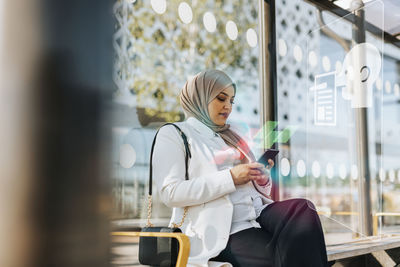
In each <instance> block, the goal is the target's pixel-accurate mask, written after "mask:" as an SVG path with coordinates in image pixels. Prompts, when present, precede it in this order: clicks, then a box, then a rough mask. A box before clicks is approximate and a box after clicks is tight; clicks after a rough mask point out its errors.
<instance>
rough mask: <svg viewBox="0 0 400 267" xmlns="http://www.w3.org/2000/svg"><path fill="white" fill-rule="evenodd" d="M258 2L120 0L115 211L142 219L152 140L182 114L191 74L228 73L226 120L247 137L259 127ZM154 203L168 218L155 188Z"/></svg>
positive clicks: (156, 213) (158, 218)
mask: <svg viewBox="0 0 400 267" xmlns="http://www.w3.org/2000/svg"><path fill="white" fill-rule="evenodd" d="M189 3H190V4H189ZM257 9H258V3H257V1H245V0H242V1H193V2H182V1H175V0H173V1H166V0H154V1H153V0H152V1H126V0H119V1H117V2H116V3H115V5H114V12H115V17H116V32H115V36H114V47H115V52H116V61H115V73H114V80H115V83H116V84H117V86H118V90H117V91H116V92H115V94H114V101H113V105H114V106H113V111H114V118H113V124H114V127H113V138H114V143H113V177H112V181H113V196H114V211H115V213H114V219H128V218H129V219H132V220H127V221H125V222H127V223H129V224H130V225H136V226H143V225H144V219H145V218H146V214H147V212H146V208H147V206H146V204H145V202H146V196H147V190H148V163H149V155H150V148H151V142H152V139H153V137H154V134H155V131H156V129H157V127H159V126H160V125H161V124H162V123H163V122H166V121H181V120H183V119H184V116H183V113H182V110H181V108H180V104H179V98H178V94H179V92H180V90H181V88H182V87H183V85H184V83H185V81H186V80H187V79H188V78H189V77H190V76H192V75H194V74H196V73H197V72H199V71H201V70H203V69H206V68H217V69H220V70H223V71H225V72H226V73H227V74H228V75H230V77H231V78H232V79H233V80H234V82H235V83H236V85H237V95H236V97H235V105H234V110H233V111H232V113H231V115H230V118H229V120H228V122H229V123H231V124H236V125H237V126H239V128H240V129H241V130H242V131H241V134H242V135H243V136H244V137H248V138H250V137H251V136H252V135H254V134H255V133H256V132H257V130H258V128H259V121H260V118H259V105H260V104H259V78H258V57H259V48H258V10H257ZM254 147H255V148H256V146H254ZM153 203H154V206H153V218H155V219H154V220H153V222H154V223H155V224H163V225H167V221H169V217H170V212H171V211H170V209H169V208H167V207H166V206H164V205H163V204H162V203H161V202H160V201H159V200H158V196H157V195H155V196H154V201H153ZM121 223H122V222H121Z"/></svg>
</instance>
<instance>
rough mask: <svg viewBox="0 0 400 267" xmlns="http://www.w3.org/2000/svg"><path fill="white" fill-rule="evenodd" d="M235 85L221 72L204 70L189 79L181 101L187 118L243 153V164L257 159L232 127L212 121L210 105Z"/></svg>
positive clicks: (181, 95)
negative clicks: (226, 89) (198, 122)
mask: <svg viewBox="0 0 400 267" xmlns="http://www.w3.org/2000/svg"><path fill="white" fill-rule="evenodd" d="M231 85H233V87H234V88H235V93H236V87H235V84H234V83H233V82H232V80H231V79H230V78H229V76H228V75H226V74H225V73H224V72H222V71H220V70H213V69H209V70H204V71H202V72H200V73H198V74H196V75H195V76H194V77H193V78H192V79H189V80H188V81H187V82H186V84H185V86H184V87H183V89H182V91H181V94H180V100H181V105H182V108H183V110H184V112H185V115H186V117H187V118H188V117H195V118H196V119H198V120H199V121H201V122H202V123H204V124H205V125H206V126H208V127H209V128H210V129H211V130H213V131H214V132H217V133H219V134H220V135H221V137H222V139H223V140H224V141H225V143H226V144H227V145H229V146H231V147H233V148H236V149H238V150H239V151H240V153H241V162H242V163H247V162H250V161H251V162H253V161H255V157H254V155H253V153H252V152H251V150H250V148H249V146H248V145H247V143H246V142H245V141H244V140H243V139H242V138H241V137H240V136H239V135H238V134H236V133H235V132H234V131H232V130H231V129H229V127H230V125H229V124H225V125H224V126H219V125H216V124H215V123H213V122H212V120H211V119H210V115H209V113H208V104H209V103H210V102H211V101H212V100H213V99H214V98H215V97H216V96H218V95H219V93H220V92H222V91H223V90H224V89H225V88H227V87H229V86H231Z"/></svg>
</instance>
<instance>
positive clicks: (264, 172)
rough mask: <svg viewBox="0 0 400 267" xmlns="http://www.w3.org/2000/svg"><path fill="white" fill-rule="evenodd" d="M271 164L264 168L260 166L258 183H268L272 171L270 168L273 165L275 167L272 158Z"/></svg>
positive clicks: (269, 161) (262, 184)
mask: <svg viewBox="0 0 400 267" xmlns="http://www.w3.org/2000/svg"><path fill="white" fill-rule="evenodd" d="M268 163H269V165H268V166H266V167H264V168H258V170H259V171H260V175H259V178H258V179H257V180H256V183H257V184H258V185H261V186H264V185H267V184H268V182H269V179H270V178H269V177H270V176H269V173H270V169H271V168H272V167H274V165H275V163H274V161H273V160H272V159H269V160H268Z"/></svg>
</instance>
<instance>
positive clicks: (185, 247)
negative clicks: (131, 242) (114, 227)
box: [111, 232, 190, 267]
mask: <svg viewBox="0 0 400 267" xmlns="http://www.w3.org/2000/svg"><path fill="white" fill-rule="evenodd" d="M111 235H112V236H128V237H141V236H148V237H172V238H176V239H177V240H178V243H179V252H178V258H177V261H176V266H177V267H185V266H186V265H187V262H188V258H189V253H190V241H189V237H187V236H186V235H185V234H182V233H159V232H112V233H111Z"/></svg>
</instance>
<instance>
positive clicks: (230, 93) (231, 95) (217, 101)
mask: <svg viewBox="0 0 400 267" xmlns="http://www.w3.org/2000/svg"><path fill="white" fill-rule="evenodd" d="M234 99H235V89H234V88H233V86H232V85H231V86H229V87H227V88H225V89H224V90H223V91H222V92H221V93H219V95H217V96H216V97H215V98H214V99H213V100H212V101H211V102H210V103H209V104H208V114H209V115H210V118H211V120H212V122H214V123H215V124H216V125H219V126H224V125H225V123H226V120H227V119H228V117H229V114H231V111H232V105H233V100H234Z"/></svg>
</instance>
